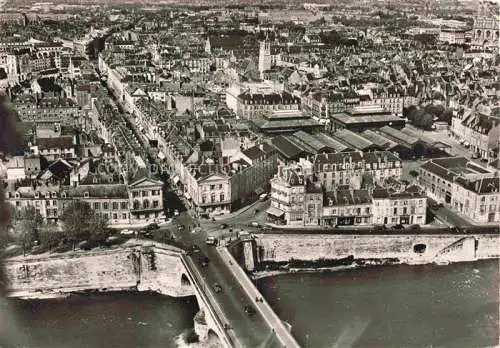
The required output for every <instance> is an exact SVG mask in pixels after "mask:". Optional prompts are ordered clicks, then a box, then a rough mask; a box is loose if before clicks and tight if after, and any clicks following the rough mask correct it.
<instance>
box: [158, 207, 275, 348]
mask: <svg viewBox="0 0 500 348" xmlns="http://www.w3.org/2000/svg"><path fill="white" fill-rule="evenodd" d="M174 224H175V226H179V225H182V226H184V227H183V230H182V231H179V230H176V231H175V232H174V234H175V239H176V241H177V242H179V243H183V244H184V245H197V246H198V247H199V249H200V252H195V253H193V254H192V258H193V260H194V262H195V264H196V266H197V267H198V271H199V273H200V274H201V275H202V277H203V278H204V280H205V283H206V284H207V286H209V287H211V288H212V289H213V287H214V285H215V283H218V284H219V285H220V286H221V287H222V292H221V293H218V294H215V296H216V298H217V300H218V303H219V306H220V307H221V309H222V311H223V312H224V314H225V316H226V318H227V319H228V324H229V326H230V327H231V329H230V330H233V331H234V333H235V335H236V336H237V337H238V339H239V340H240V342H241V344H242V345H243V347H259V346H260V345H261V344H262V343H263V342H265V341H268V340H269V336H270V333H271V328H270V327H269V326H268V324H267V322H266V321H265V319H264V318H263V317H262V316H261V315H260V314H259V313H258V312H257V313H255V314H253V315H248V314H247V313H245V311H244V306H245V305H251V306H253V307H255V304H254V302H255V299H254V298H249V297H248V296H247V294H246V292H245V291H244V289H243V288H241V286H240V285H239V282H238V279H236V278H235V277H234V276H233V273H232V272H231V271H230V270H229V269H228V267H227V266H226V264H225V263H224V262H223V260H222V259H221V258H220V255H219V254H218V253H217V251H216V249H215V248H214V247H212V246H207V245H206V244H205V240H206V237H207V233H206V231H204V230H201V231H199V232H192V229H193V227H194V226H195V225H196V224H197V221H196V220H194V219H193V218H192V217H191V216H190V215H188V214H187V213H181V214H180V215H179V216H176V217H175V218H174ZM175 226H172V227H170V230H174V229H177V228H175ZM202 226H203V225H202ZM190 229H191V231H190ZM164 230H165V229H162V230H160V232H159V233H161V231H164ZM203 257H208V259H209V263H208V266H207V267H202V266H201V260H202V259H203Z"/></svg>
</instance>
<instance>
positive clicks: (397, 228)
mask: <svg viewBox="0 0 500 348" xmlns="http://www.w3.org/2000/svg"><path fill="white" fill-rule="evenodd" d="M392 229H393V230H404V229H405V227H404V226H403V225H401V224H397V225H394V226H392Z"/></svg>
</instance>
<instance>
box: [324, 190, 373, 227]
mask: <svg viewBox="0 0 500 348" xmlns="http://www.w3.org/2000/svg"><path fill="white" fill-rule="evenodd" d="M321 220H322V221H321V225H322V226H327V227H332V226H349V225H369V224H371V222H372V198H371V197H370V192H369V190H365V189H352V188H350V187H349V186H343V187H341V188H338V189H336V190H334V191H330V192H325V199H324V207H323V212H322V218H321Z"/></svg>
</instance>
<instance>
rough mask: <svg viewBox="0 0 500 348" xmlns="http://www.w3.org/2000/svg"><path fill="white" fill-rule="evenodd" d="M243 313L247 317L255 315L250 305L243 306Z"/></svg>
mask: <svg viewBox="0 0 500 348" xmlns="http://www.w3.org/2000/svg"><path fill="white" fill-rule="evenodd" d="M245 313H246V314H248V315H253V314H255V309H254V308H253V307H252V306H250V305H246V306H245Z"/></svg>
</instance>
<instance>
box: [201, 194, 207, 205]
mask: <svg viewBox="0 0 500 348" xmlns="http://www.w3.org/2000/svg"><path fill="white" fill-rule="evenodd" d="M206 202H207V196H205V195H201V203H202V204H205V203H206Z"/></svg>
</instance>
